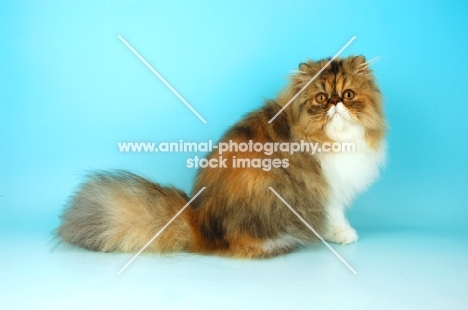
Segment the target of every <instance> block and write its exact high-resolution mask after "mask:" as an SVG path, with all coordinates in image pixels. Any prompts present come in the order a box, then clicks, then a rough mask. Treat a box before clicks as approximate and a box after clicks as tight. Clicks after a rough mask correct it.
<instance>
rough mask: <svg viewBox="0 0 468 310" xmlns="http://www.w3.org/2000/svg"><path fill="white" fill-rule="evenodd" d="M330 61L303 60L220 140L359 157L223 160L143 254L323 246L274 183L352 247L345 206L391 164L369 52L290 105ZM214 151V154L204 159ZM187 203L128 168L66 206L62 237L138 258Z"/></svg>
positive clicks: (100, 175)
mask: <svg viewBox="0 0 468 310" xmlns="http://www.w3.org/2000/svg"><path fill="white" fill-rule="evenodd" d="M328 61H329V59H323V60H320V61H312V60H308V61H307V62H306V63H302V64H300V66H299V70H298V71H297V72H296V73H294V74H293V75H292V76H291V77H290V83H289V84H288V85H287V86H286V88H285V89H284V90H283V91H282V92H281V93H280V94H279V95H278V97H277V99H276V100H271V101H267V102H266V103H265V104H264V105H263V106H262V107H261V108H260V109H258V110H256V111H253V112H251V113H249V114H247V115H246V116H245V117H244V118H243V119H241V120H240V121H239V122H238V123H236V124H235V125H234V126H232V127H231V128H230V129H229V130H228V131H227V132H226V133H225V134H224V136H223V137H222V138H221V139H220V141H219V142H226V143H227V142H228V141H230V140H232V141H233V142H237V143H242V142H244V143H247V142H249V141H253V142H254V143H257V142H259V143H267V142H274V143H284V142H286V143H293V142H297V143H300V142H301V141H302V142H304V141H305V142H308V143H316V144H317V145H319V146H323V145H324V144H325V143H353V144H354V146H355V150H354V152H333V151H331V152H317V153H315V154H312V153H311V152H310V151H309V152H306V151H303V152H295V153H294V154H291V153H290V152H285V151H281V150H278V149H277V150H275V151H274V152H273V153H272V154H271V155H266V154H265V153H263V152H254V151H252V152H240V151H237V150H229V151H227V152H225V153H223V157H224V158H227V162H226V166H227V168H226V167H219V168H211V167H207V168H201V169H199V170H198V172H197V176H196V179H195V183H194V185H193V189H192V192H191V195H192V196H193V195H195V194H196V193H198V192H199V191H200V190H201V189H202V188H203V187H206V188H205V190H203V191H202V192H201V193H200V195H199V196H197V197H196V199H194V200H193V202H192V203H191V204H190V205H189V206H188V207H187V209H185V210H184V211H183V212H182V213H181V214H180V215H179V216H178V217H177V218H175V220H174V221H173V222H172V223H171V224H170V225H169V226H168V227H167V228H166V229H165V230H164V231H163V232H162V233H161V234H160V235H159V236H158V237H157V238H156V239H155V240H154V241H153V242H152V243H151V244H150V245H149V246H148V247H147V249H146V250H145V251H147V252H160V253H161V252H176V251H185V252H194V253H207V254H219V255H226V256H233V257H243V258H255V257H271V256H275V255H279V254H283V253H287V252H290V251H292V250H294V249H295V248H297V247H299V246H303V245H306V244H309V243H313V242H314V241H317V240H318V238H317V237H316V235H315V234H314V233H313V232H312V231H311V230H309V228H307V226H305V225H304V224H303V223H302V222H301V221H300V219H299V218H298V217H297V216H296V215H295V214H294V213H292V212H291V210H289V209H288V208H287V207H286V206H285V205H284V203H283V202H282V201H281V200H280V199H278V197H277V196H276V195H274V193H272V191H271V190H270V189H269V187H271V188H273V189H274V190H275V191H276V192H277V193H278V194H279V195H280V196H281V197H282V198H283V199H284V200H285V201H286V202H288V204H289V205H290V206H292V207H293V208H294V209H295V210H296V211H297V212H298V214H300V215H301V217H302V218H303V219H304V220H305V221H307V222H308V224H310V225H311V226H312V227H313V228H314V229H315V231H316V232H317V233H319V234H320V235H321V236H323V238H324V239H325V240H328V241H330V242H334V243H339V244H348V243H352V242H355V241H356V240H357V239H358V236H357V234H356V231H355V230H354V229H353V228H352V227H351V226H350V224H349V222H348V221H347V219H346V217H345V209H346V207H347V206H349V205H350V203H351V202H352V200H353V198H354V197H355V196H356V194H358V193H360V192H362V191H363V190H365V189H366V188H367V187H368V186H369V184H370V183H371V182H372V181H373V180H375V178H376V177H377V176H378V174H379V168H380V166H381V165H382V164H383V162H384V159H385V142H384V137H385V129H386V123H385V119H384V115H383V108H382V103H381V94H380V90H379V88H378V86H377V85H376V82H375V78H374V76H373V73H372V71H371V69H370V68H369V64H368V63H367V62H366V59H365V57H364V56H350V57H347V58H342V59H339V58H338V59H335V60H333V61H332V62H331V63H330V64H329V65H328V66H327V67H326V68H325V69H324V70H323V72H322V73H320V75H319V76H318V77H317V78H315V79H314V80H313V81H312V82H311V83H310V85H308V86H307V87H306V88H305V89H304V91H303V92H302V93H300V95H299V96H297V97H296V98H295V99H294V100H293V101H291V103H290V104H289V105H287V106H286V104H287V103H288V102H289V101H290V100H291V99H292V98H293V97H294V96H295V95H296V94H297V93H298V92H299V90H300V89H301V88H303V87H304V86H305V85H306V84H307V83H308V82H309V81H310V80H311V78H312V77H313V76H314V75H316V74H317V73H318V72H319V71H320V69H322V67H323V66H324V65H326V63H327V62H328ZM284 106H286V108H285V109H284V110H283V111H281V109H282V108H283V107H284ZM279 111H281V113H280V114H279V115H278V116H277V117H276V118H275V119H274V120H273V121H272V122H271V123H269V120H271V119H272V118H273V117H274V116H275V115H276V114H277V113H278V112H279ZM218 155H219V154H218V151H217V150H213V151H212V152H211V153H209V154H208V155H207V157H206V158H207V159H210V158H217V157H218ZM235 157H237V158H250V159H254V158H258V159H261V160H263V159H267V158H270V159H280V160H281V162H282V163H284V162H287V163H288V165H287V167H284V165H283V166H280V167H279V168H272V169H270V170H268V171H265V170H266V169H258V168H252V167H250V168H248V167H244V168H234V167H233V164H235V163H234V162H233V158H235ZM189 199H190V195H187V194H185V193H184V192H183V191H181V190H178V189H176V188H173V187H166V186H162V185H159V184H157V183H153V182H150V181H148V180H146V179H144V178H142V177H139V176H137V175H134V174H132V173H129V172H124V171H109V172H96V173H93V174H91V175H90V176H88V179H87V180H86V181H85V182H84V183H82V184H81V185H80V186H79V188H78V189H77V191H76V192H75V193H74V194H73V195H72V197H71V198H70V199H69V202H68V204H67V206H66V208H65V210H64V211H63V214H62V215H61V225H60V226H59V227H58V228H57V230H56V234H57V236H58V237H59V238H60V239H61V240H63V241H65V242H68V243H70V244H73V245H77V246H80V247H84V248H86V249H90V250H94V251H102V252H114V251H117V252H136V251H139V250H140V249H141V248H142V247H143V246H144V245H145V244H146V243H147V242H148V241H149V240H150V239H151V238H152V237H153V236H154V235H155V234H156V233H157V232H158V231H159V230H160V229H161V228H162V227H163V226H164V225H166V223H167V222H168V221H169V220H170V219H171V218H172V217H173V216H174V215H175V214H176V213H177V212H178V211H180V210H181V208H182V207H183V206H184V205H185V204H187V202H188V201H189Z"/></svg>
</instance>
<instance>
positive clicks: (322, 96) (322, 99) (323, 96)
mask: <svg viewBox="0 0 468 310" xmlns="http://www.w3.org/2000/svg"><path fill="white" fill-rule="evenodd" d="M327 99H328V98H327V95H326V94H324V93H320V94H318V95H317V96H315V100H316V101H317V102H318V103H324V102H325V101H327Z"/></svg>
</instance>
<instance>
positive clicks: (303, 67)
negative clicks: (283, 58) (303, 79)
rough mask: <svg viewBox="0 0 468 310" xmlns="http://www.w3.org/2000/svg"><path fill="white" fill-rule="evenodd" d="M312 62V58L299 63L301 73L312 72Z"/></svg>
mask: <svg viewBox="0 0 468 310" xmlns="http://www.w3.org/2000/svg"><path fill="white" fill-rule="evenodd" d="M311 64H312V60H310V59H309V60H308V61H307V62H301V63H300V64H299V68H298V69H299V72H300V73H305V74H307V73H309V72H310V69H311V68H312V67H311V66H310V65H311Z"/></svg>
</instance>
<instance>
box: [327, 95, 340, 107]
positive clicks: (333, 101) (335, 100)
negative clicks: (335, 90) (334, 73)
mask: <svg viewBox="0 0 468 310" xmlns="http://www.w3.org/2000/svg"><path fill="white" fill-rule="evenodd" d="M340 101H341V98H340V97H338V96H331V97H330V99H328V103H331V104H334V105H337V104H338V102H340Z"/></svg>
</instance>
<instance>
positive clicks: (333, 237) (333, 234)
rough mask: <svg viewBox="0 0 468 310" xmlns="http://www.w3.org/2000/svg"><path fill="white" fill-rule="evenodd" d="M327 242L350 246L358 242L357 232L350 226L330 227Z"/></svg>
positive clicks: (326, 237)
mask: <svg viewBox="0 0 468 310" xmlns="http://www.w3.org/2000/svg"><path fill="white" fill-rule="evenodd" d="M325 240H327V241H329V242H333V243H338V244H350V243H353V242H356V241H357V240H358V235H357V233H356V231H355V230H354V229H353V228H352V227H351V226H349V225H342V226H333V225H332V226H329V227H328V230H327V233H326V234H325Z"/></svg>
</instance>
